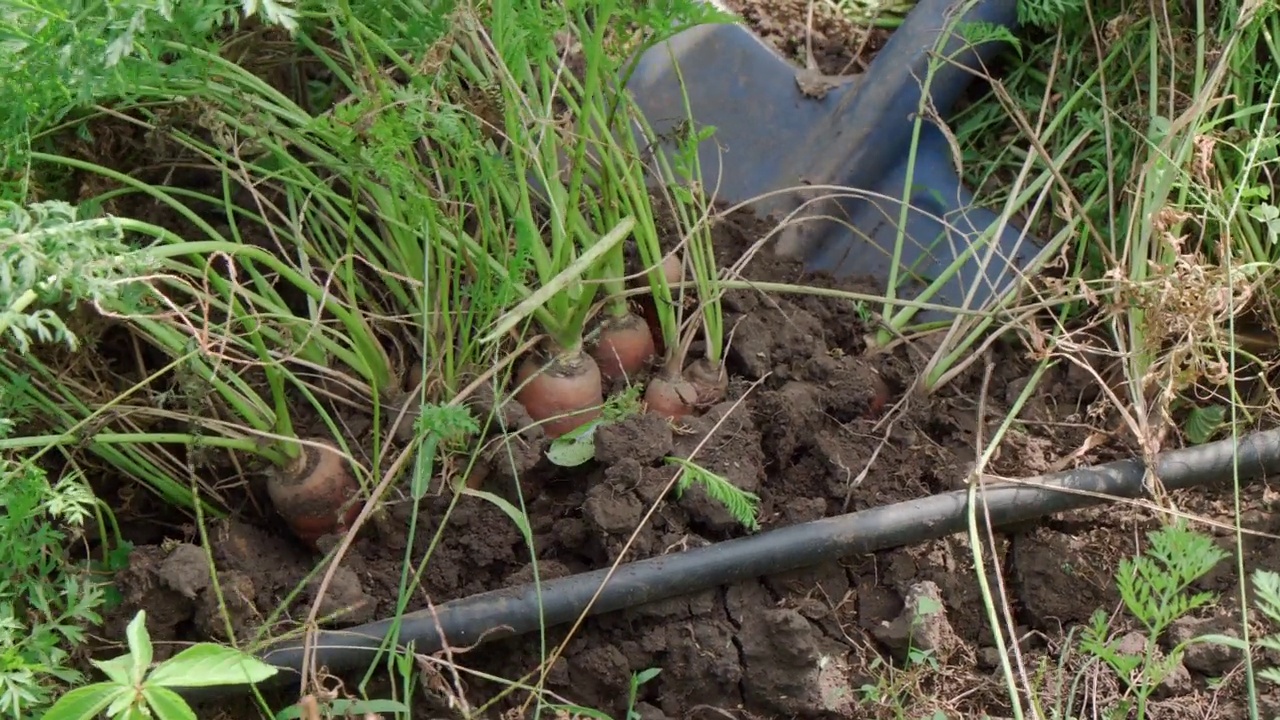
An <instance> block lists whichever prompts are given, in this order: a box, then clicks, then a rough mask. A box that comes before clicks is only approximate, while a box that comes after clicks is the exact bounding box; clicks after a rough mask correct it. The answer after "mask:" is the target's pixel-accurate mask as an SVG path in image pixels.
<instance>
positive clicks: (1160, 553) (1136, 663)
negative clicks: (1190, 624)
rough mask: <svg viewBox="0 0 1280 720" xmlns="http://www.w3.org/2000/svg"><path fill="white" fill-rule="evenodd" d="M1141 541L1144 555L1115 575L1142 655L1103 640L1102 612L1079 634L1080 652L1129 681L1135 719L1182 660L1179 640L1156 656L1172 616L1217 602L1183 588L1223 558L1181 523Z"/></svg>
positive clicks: (1209, 541) (1205, 539)
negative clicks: (1140, 632) (1140, 638)
mask: <svg viewBox="0 0 1280 720" xmlns="http://www.w3.org/2000/svg"><path fill="white" fill-rule="evenodd" d="M1147 540H1148V542H1149V543H1150V546H1149V547H1148V549H1147V551H1146V553H1145V554H1143V555H1140V556H1137V557H1133V558H1125V559H1123V560H1121V562H1120V567H1119V569H1118V570H1117V571H1116V576H1115V579H1116V586H1117V588H1119V590H1120V598H1121V600H1122V601H1123V603H1124V606H1125V609H1126V610H1128V611H1129V614H1130V615H1131V616H1132V617H1133V619H1134V620H1136V621H1137V622H1138V623H1139V624H1140V625H1141V626H1142V628H1143V629H1144V630H1145V632H1144V635H1145V638H1144V639H1145V642H1144V643H1143V649H1142V651H1141V652H1138V653H1134V652H1131V651H1128V650H1126V649H1124V648H1122V647H1121V646H1120V641H1119V640H1116V639H1112V638H1110V637H1108V636H1109V633H1110V630H1109V623H1108V617H1107V613H1106V612H1105V611H1103V610H1098V611H1097V612H1095V613H1094V615H1093V617H1092V618H1091V620H1090V623H1089V625H1088V626H1087V627H1086V628H1085V629H1084V630H1083V631H1082V633H1081V635H1080V644H1081V648H1082V649H1083V650H1084V651H1085V652H1088V653H1090V654H1092V655H1094V656H1095V657H1097V658H1099V659H1100V660H1102V661H1103V662H1104V663H1106V664H1107V665H1108V666H1109V667H1110V668H1111V669H1112V671H1114V672H1115V673H1116V675H1117V676H1118V677H1119V678H1120V679H1121V680H1122V681H1124V682H1126V683H1129V687H1130V692H1131V693H1132V694H1133V695H1134V697H1135V700H1134V701H1133V702H1134V704H1135V706H1136V711H1137V713H1138V715H1137V716H1138V717H1139V718H1144V717H1146V711H1147V703H1148V701H1149V700H1150V698H1151V694H1152V693H1153V692H1155V690H1156V689H1157V687H1158V686H1159V685H1160V683H1161V682H1162V681H1163V680H1164V679H1165V678H1166V677H1167V676H1168V674H1169V673H1170V672H1172V671H1173V669H1174V668H1176V667H1177V666H1178V664H1179V663H1181V662H1182V653H1183V651H1184V649H1185V647H1186V642H1183V643H1181V644H1179V645H1178V646H1177V647H1175V648H1174V649H1173V650H1172V651H1170V652H1169V653H1168V654H1167V655H1165V656H1164V657H1160V656H1159V653H1158V644H1157V643H1158V641H1159V639H1160V637H1161V636H1162V635H1163V634H1164V632H1165V631H1166V630H1168V629H1169V627H1170V626H1171V625H1172V624H1173V623H1174V621H1176V620H1177V619H1178V618H1181V617H1183V616H1185V615H1187V614H1189V613H1192V612H1195V611H1196V610H1199V609H1201V608H1204V607H1208V606H1210V605H1212V604H1214V603H1215V602H1217V595H1216V594H1215V593H1211V592H1195V593H1192V592H1188V589H1189V588H1190V586H1191V584H1192V583H1194V582H1195V581H1196V580H1198V579H1200V578H1201V577H1203V576H1204V575H1205V574H1206V573H1208V572H1209V571H1210V570H1212V569H1213V568H1214V566H1216V565H1217V564H1218V563H1219V562H1221V561H1222V560H1223V559H1224V558H1226V557H1227V553H1226V552H1225V551H1223V550H1222V549H1221V548H1219V547H1218V546H1217V545H1216V544H1215V543H1214V542H1213V538H1211V537H1209V536H1207V535H1205V534H1203V533H1198V532H1195V531H1193V530H1190V529H1189V528H1188V527H1187V526H1186V522H1185V521H1184V520H1178V521H1177V522H1176V523H1174V524H1170V525H1166V526H1164V527H1162V528H1160V529H1159V530H1156V531H1153V532H1151V533H1148V535H1147Z"/></svg>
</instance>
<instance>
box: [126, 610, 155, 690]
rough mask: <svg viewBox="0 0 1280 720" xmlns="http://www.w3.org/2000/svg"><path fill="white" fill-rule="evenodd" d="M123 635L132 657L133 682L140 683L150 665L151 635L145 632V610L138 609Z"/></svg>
mask: <svg viewBox="0 0 1280 720" xmlns="http://www.w3.org/2000/svg"><path fill="white" fill-rule="evenodd" d="M125 637H126V638H127V639H128V641H129V655H130V656H131V657H132V658H133V682H134V684H135V685H141V684H142V678H143V676H144V675H145V674H146V672H147V668H149V667H151V658H152V657H153V655H152V650H151V635H150V633H148V632H147V611H146V610H139V611H138V614H137V615H134V616H133V620H130V621H129V627H128V628H126V629H125Z"/></svg>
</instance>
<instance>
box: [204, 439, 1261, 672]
mask: <svg viewBox="0 0 1280 720" xmlns="http://www.w3.org/2000/svg"><path fill="white" fill-rule="evenodd" d="M1235 458H1238V461H1239V474H1240V478H1241V480H1242V481H1245V480H1255V479H1257V478H1258V477H1259V476H1262V475H1264V474H1266V473H1268V472H1275V471H1280V429H1277V430H1268V431H1265V432H1259V433H1255V434H1253V435H1249V436H1246V437H1244V438H1242V439H1241V440H1240V443H1239V445H1238V447H1237V446H1236V444H1235V443H1234V442H1233V441H1232V440H1223V441H1219V442H1214V443H1209V444H1206V445H1200V446H1197V447H1192V448H1186V449H1182V450H1173V451H1170V452H1167V453H1163V454H1161V455H1160V456H1159V457H1158V458H1157V461H1156V464H1157V471H1158V472H1157V474H1158V476H1159V477H1160V479H1161V481H1162V482H1163V484H1164V486H1165V487H1166V488H1168V489H1178V488H1187V487H1192V486H1196V485H1204V484H1208V483H1211V482H1213V481H1219V480H1230V478H1231V477H1232V462H1233V459H1235ZM1145 471H1146V465H1145V464H1144V463H1143V462H1142V461H1141V460H1138V459H1129V460H1122V461H1118V462H1113V463H1108V464H1105V465H1100V466H1097V467H1090V468H1080V469H1077V470H1068V471H1064V472H1060V473H1054V474H1051V475H1044V476H1040V477H1037V478H1032V479H1030V480H1025V481H1020V482H1018V483H1010V482H1002V483H993V484H988V485H986V486H985V491H984V493H983V495H982V499H983V500H984V501H985V503H986V512H987V513H989V514H990V517H991V520H992V525H993V526H995V527H1001V526H1008V525H1010V524H1014V523H1019V522H1025V521H1028V520H1033V519H1036V518H1039V517H1043V516H1045V515H1051V514H1053V513H1058V512H1063V511H1066V510H1074V509H1077V508H1082V507H1087V506H1090V505H1098V504H1101V503H1103V502H1106V501H1107V499H1108V498H1109V497H1122V498H1136V497H1141V496H1144V495H1146V491H1145V489H1144V484H1143V483H1144V476H1145ZM967 500H968V492H967V491H965V490H959V491H955V492H950V493H944V494H941V495H933V496H931V497H927V498H922V499H919V500H910V501H908V502H902V503H897V504H894V505H886V506H882V507H877V508H871V509H869V510H862V511H859V512H855V513H849V514H846V515H840V516H837V517H832V518H827V519H824V520H817V521H814V522H807V523H802V524H799V525H792V526H789V527H785V528H779V529H777V530H771V531H769V532H765V533H761V534H759V535H755V536H752V537H746V538H740V539H736V540H728V541H725V542H720V543H716V544H715V545H711V546H708V547H702V548H698V549H695V550H687V551H684V552H680V553H673V554H671V555H663V556H661V557H654V558H649V559H647V560H640V561H637V562H632V563H628V564H625V565H622V566H620V567H618V568H617V569H616V570H615V571H614V573H613V577H612V578H611V579H610V580H609V583H608V584H607V585H606V586H605V588H604V590H603V591H601V592H600V597H599V598H598V599H597V600H596V602H595V604H594V605H592V607H591V609H590V611H589V613H588V614H589V615H600V614H603V613H609V612H614V611H616V610H624V609H627V608H633V607H636V606H639V605H644V604H645V603H651V602H655V601H658V600H665V599H668V598H672V597H678V596H681V595H687V594H691V593H695V592H699V591H702V590H706V589H709V588H713V587H717V586H720V585H729V584H732V583H736V582H740V581H743V580H748V579H751V578H755V577H762V576H766V575H774V574H778V573H785V572H788V571H791V570H797V569H800V568H805V567H811V566H813V565H818V564H821V563H824V562H827V561H831V560H836V559H839V558H841V557H846V556H850V555H858V554H865V553H870V552H874V551H877V550H886V549H890V548H894V547H900V546H903V545H910V544H913V543H919V542H922V541H926V540H934V539H937V538H941V537H945V536H947V535H951V534H953V533H957V532H962V531H964V530H965V529H966V527H967V524H968V519H967V518H968V510H967V504H968V503H967ZM608 572H609V570H608V569H607V568H606V569H603V570H595V571H592V572H587V573H582V574H579V575H572V576H569V577H563V578H558V579H555V580H549V581H545V582H543V583H542V585H541V601H542V603H541V604H542V610H541V613H540V612H539V602H538V600H539V597H538V596H539V589H538V588H537V587H535V586H534V585H533V584H532V583H530V584H527V585H521V586H518V587H513V588H507V589H503V590H495V591H492V592H487V593H482V594H480V595H473V596H471V597H468V598H463V599H460V600H454V601H452V602H448V603H445V604H443V605H440V606H438V607H436V608H435V611H434V613H432V611H430V610H419V611H416V612H412V613H408V614H406V615H404V616H402V617H401V618H400V620H399V624H400V630H399V635H398V638H399V642H400V644H401V645H404V644H407V643H409V642H412V643H413V645H414V650H415V652H418V653H432V652H436V651H438V650H440V649H441V648H442V647H443V642H444V640H445V639H446V638H447V639H448V643H449V645H450V646H452V647H459V646H470V645H474V644H476V643H478V642H489V641H492V640H496V639H498V638H503V637H510V636H512V635H520V634H524V633H528V632H531V631H534V630H536V629H538V628H539V627H541V626H543V625H545V626H548V627H550V626H554V625H560V624H563V623H567V622H571V621H573V620H574V619H576V618H577V617H578V616H579V615H581V614H582V612H583V610H584V609H586V607H587V604H588V603H589V602H590V600H591V597H592V596H593V595H594V594H595V592H596V590H597V588H598V587H599V586H600V583H601V582H603V581H604V580H605V577H606V575H607V574H608ZM393 626H394V621H393V620H381V621H378V622H374V623H370V624H367V625H361V626H358V627H354V628H349V629H345V630H326V631H322V632H319V633H317V634H316V635H315V636H314V638H313V640H312V648H311V649H312V651H313V652H314V653H315V655H314V657H313V658H312V662H313V663H314V666H315V667H327V668H328V669H329V670H330V671H333V672H342V671H346V670H352V669H355V668H358V667H361V666H365V665H367V663H368V662H369V661H371V660H373V659H374V658H375V654H376V653H377V652H378V648H379V647H380V646H381V645H382V644H383V642H384V640H385V638H386V637H387V635H388V633H389V632H390V631H391V630H392V628H393ZM262 657H263V659H264V660H265V661H266V662H269V663H271V664H272V665H275V666H276V667H279V668H280V669H281V670H292V671H294V673H297V672H300V670H301V668H302V665H303V660H304V650H303V647H302V644H301V643H300V642H297V643H292V644H289V645H283V646H278V647H276V648H275V649H272V650H270V651H268V652H266V653H265V654H264V655H263V656H262ZM296 677H297V675H295V674H291V673H286V672H281V673H278V674H277V675H276V677H275V678H273V681H274V680H275V679H279V680H289V679H291V678H293V679H296ZM211 690H216V691H218V692H219V693H221V694H225V693H228V692H232V691H235V690H243V687H240V688H232V687H227V688H217V689H211ZM208 692H209V691H202V692H200V693H199V694H200V696H204V697H207V695H206V693H208ZM184 694H187V695H188V696H191V695H193V693H184Z"/></svg>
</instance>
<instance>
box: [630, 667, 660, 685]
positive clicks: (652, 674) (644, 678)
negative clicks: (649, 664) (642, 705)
mask: <svg viewBox="0 0 1280 720" xmlns="http://www.w3.org/2000/svg"><path fill="white" fill-rule="evenodd" d="M661 672H662V668H656V667H654V668H649V669H648V670H641V671H640V672H638V673H636V686H637V687H638V686H640V685H643V684H645V683H647V682H649V681H650V680H652V679H654V678H656V677H658V675H659V674H660V673H661Z"/></svg>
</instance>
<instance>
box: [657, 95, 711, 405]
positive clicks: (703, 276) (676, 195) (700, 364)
mask: <svg viewBox="0 0 1280 720" xmlns="http://www.w3.org/2000/svg"><path fill="white" fill-rule="evenodd" d="M687 102H688V98H686V103H687ZM713 132H714V129H713V128H707V129H704V130H701V131H697V132H687V133H684V134H683V135H682V136H681V137H680V138H679V139H678V140H679V142H678V147H677V151H676V152H675V153H673V155H672V158H671V159H670V160H668V159H667V158H665V157H663V156H662V155H658V156H657V159H658V163H659V168H660V171H661V175H662V177H663V178H664V179H665V180H666V183H664V190H665V191H666V195H667V199H668V201H669V202H670V204H671V206H672V208H673V209H674V211H675V214H676V218H677V221H678V222H679V226H680V227H681V228H682V229H684V231H685V235H686V241H687V247H686V250H685V254H686V256H687V259H688V261H689V263H688V264H689V266H690V268H691V269H692V273H693V278H694V287H695V290H696V295H697V300H698V307H699V316H700V317H697V318H689V320H687V321H686V320H685V319H684V317H683V310H684V303H683V302H682V300H683V295H682V296H681V301H675V300H674V299H673V297H672V292H671V287H672V285H674V284H675V283H673V282H672V280H671V277H670V276H671V275H676V276H677V278H679V279H681V280H682V278H683V271H684V268H683V265H682V264H680V263H679V261H678V260H676V261H675V262H672V258H673V257H674V256H671V255H668V256H665V257H664V256H662V255H661V248H660V247H659V246H658V244H657V241H656V239H654V240H653V241H652V242H650V243H639V245H640V254H641V256H642V258H643V259H644V262H645V263H646V265H647V266H648V267H649V268H650V271H649V283H650V287H651V288H652V290H653V295H654V312H655V314H656V315H657V318H658V322H659V326H660V327H659V330H660V331H661V335H662V338H663V344H664V345H665V346H666V348H667V352H666V354H665V358H664V362H663V367H662V370H661V371H660V372H659V373H658V374H657V375H656V376H655V377H653V378H652V379H651V380H650V381H649V385H648V387H647V388H646V389H645V396H644V402H645V405H646V406H647V407H648V409H649V411H650V412H654V413H656V414H658V415H661V416H663V417H666V418H668V419H672V420H675V419H679V418H681V417H685V416H688V415H692V414H694V413H697V412H699V411H701V410H702V409H704V408H707V407H710V406H711V405H714V404H716V403H718V402H720V401H721V400H723V399H724V397H725V393H726V392H727V391H728V387H729V376H728V373H727V371H726V370H725V367H724V314H723V311H722V309H721V306H720V295H721V294H722V292H723V289H722V288H721V287H720V284H719V271H718V268H717V265H716V257H715V247H714V242H713V239H712V235H711V225H710V223H709V217H710V203H709V202H707V201H705V199H704V198H703V197H702V195H701V189H702V172H701V167H700V164H699V161H698V146H699V144H700V143H701V142H702V141H704V140H706V139H707V138H709V137H710V136H711V134H712V133H713ZM699 329H701V335H702V337H703V340H704V342H703V344H704V346H705V350H704V356H703V357H702V358H699V359H697V360H694V361H693V362H691V363H690V362H688V355H689V352H690V350H691V348H692V346H693V342H694V340H696V339H697V337H698V335H699Z"/></svg>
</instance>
